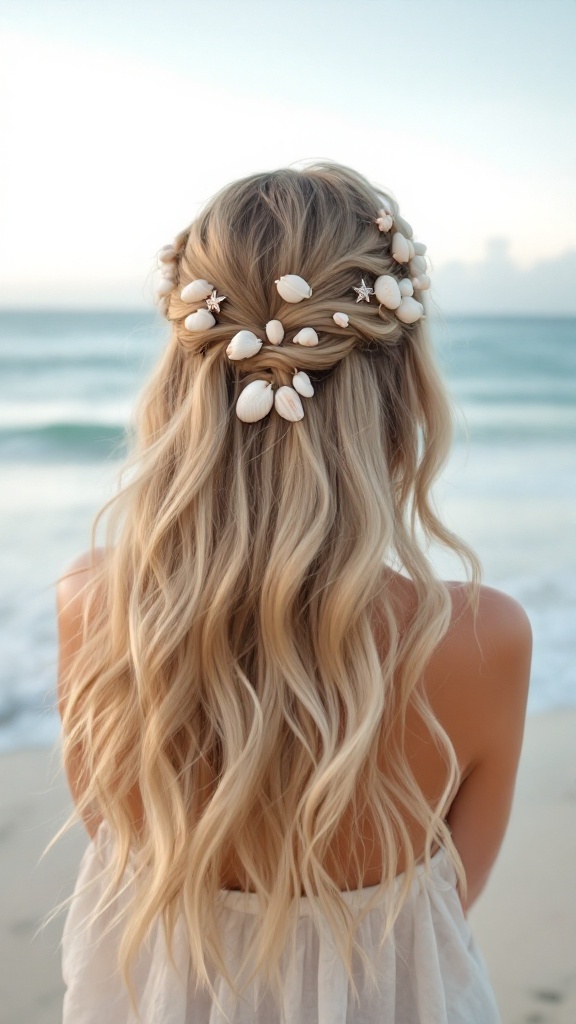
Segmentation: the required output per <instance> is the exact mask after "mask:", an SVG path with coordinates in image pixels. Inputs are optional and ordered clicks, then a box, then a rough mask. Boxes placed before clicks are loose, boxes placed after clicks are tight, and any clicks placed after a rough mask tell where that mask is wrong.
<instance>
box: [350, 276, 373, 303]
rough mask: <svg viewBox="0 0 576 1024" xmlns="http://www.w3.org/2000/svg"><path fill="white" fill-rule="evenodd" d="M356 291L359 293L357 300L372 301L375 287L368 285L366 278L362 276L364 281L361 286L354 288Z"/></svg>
mask: <svg viewBox="0 0 576 1024" xmlns="http://www.w3.org/2000/svg"><path fill="white" fill-rule="evenodd" d="M354 291H355V292H356V293H357V295H358V298H357V299H356V302H362V299H364V301H365V302H370V296H371V295H374V289H373V288H369V287H368V285H367V284H366V282H365V280H364V278H362V283H361V285H360V287H359V288H354Z"/></svg>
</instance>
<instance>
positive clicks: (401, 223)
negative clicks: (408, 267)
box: [394, 213, 414, 263]
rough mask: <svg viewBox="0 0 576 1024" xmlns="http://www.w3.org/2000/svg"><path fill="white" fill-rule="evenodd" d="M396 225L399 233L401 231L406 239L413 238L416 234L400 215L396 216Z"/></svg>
mask: <svg viewBox="0 0 576 1024" xmlns="http://www.w3.org/2000/svg"><path fill="white" fill-rule="evenodd" d="M394 223H395V225H396V227H397V228H398V231H401V232H402V234H403V235H405V236H406V238H412V235H413V234H414V232H413V231H412V228H411V226H410V224H409V223H408V221H407V220H404V217H401V216H400V214H399V213H395V214H394ZM403 262H404V260H402V263H403Z"/></svg>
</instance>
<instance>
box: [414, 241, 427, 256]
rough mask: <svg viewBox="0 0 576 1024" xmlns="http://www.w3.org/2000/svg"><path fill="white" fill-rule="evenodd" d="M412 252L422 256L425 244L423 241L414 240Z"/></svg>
mask: <svg viewBox="0 0 576 1024" xmlns="http://www.w3.org/2000/svg"><path fill="white" fill-rule="evenodd" d="M414 252H415V253H416V255H417V256H423V255H424V253H425V252H426V246H425V245H424V242H414Z"/></svg>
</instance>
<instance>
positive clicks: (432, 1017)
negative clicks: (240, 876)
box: [62, 822, 500, 1024]
mask: <svg viewBox="0 0 576 1024" xmlns="http://www.w3.org/2000/svg"><path fill="white" fill-rule="evenodd" d="M112 843H113V837H112V835H111V833H110V830H109V828H108V825H107V824H106V823H105V822H103V823H102V825H101V826H100V828H99V830H98V834H97V836H96V839H95V840H94V841H93V842H90V844H89V845H88V847H87V849H86V850H85V852H84V855H83V857H82V861H81V864H80V870H79V873H78V878H77V882H76V886H75V890H74V899H73V901H72V903H71V905H70V908H69V910H68V915H67V917H66V921H65V925H64V932H63V937H62V974H63V978H64V982H65V984H66V993H65V996H64V1013H63V1024H136V1022H137V1021H140V1022H141V1024H499V1022H500V1017H499V1014H498V1009H497V1006H496V1001H495V998H494V993H493V991H492V988H491V985H490V981H489V978H488V975H487V972H486V968H485V965H484V962H483V960H482V957H481V955H480V953H479V952H478V949H477V947H476V945H475V942H474V939H473V936H472V934H471V932H470V928H469V926H468V923H467V921H466V918H465V917H464V914H463V912H462V907H461V904H460V900H459V897H458V893H457V891H456V877H455V874H454V870H453V868H452V865H451V863H450V860H449V858H448V856H447V854H446V853H445V851H444V850H439V851H438V852H437V853H436V854H435V855H434V857H433V858H432V873H431V876H430V877H427V876H426V874H425V872H424V871H423V869H422V867H421V866H418V868H417V872H416V877H415V879H414V882H413V885H412V889H411V892H410V895H409V897H408V899H407V901H406V903H405V904H404V905H403V907H402V910H401V913H400V916H399V918H398V920H397V921H396V924H395V926H394V931H393V934H392V935H391V936H390V938H389V940H388V941H387V942H386V944H385V945H384V947H383V949H382V950H381V951H380V952H379V951H378V945H379V939H380V936H381V934H382V914H383V910H382V907H376V908H374V909H373V910H371V911H370V912H369V913H368V914H367V916H366V917H365V919H364V920H363V921H362V923H361V925H360V926H359V930H358V932H357V938H358V940H359V942H360V943H361V945H362V948H363V949H364V950H365V951H366V953H367V954H368V956H369V957H370V960H371V962H372V963H374V964H375V965H376V970H377V977H378V989H379V991H378V992H374V990H371V989H370V986H369V985H367V984H363V977H364V972H363V967H362V964H361V963H360V962H358V964H357V968H358V971H357V972H356V970H355V971H354V979H355V982H356V985H357V987H358V990H359V994H360V1003H359V1005H357V1004H356V1002H355V1000H354V994H353V992H352V991H349V989H350V985H349V981H348V978H347V975H346V971H345V970H344V966H343V964H342V961H341V959H340V957H339V955H338V953H337V950H336V949H335V947H334V943H333V940H332V937H331V932H330V929H329V928H327V929H326V932H325V933H324V932H323V931H322V932H321V933H320V934H318V931H317V929H316V927H315V925H314V923H313V920H312V918H311V916H310V902H309V900H308V899H307V898H306V897H300V917H299V921H298V931H297V942H296V956H295V958H292V957H290V959H288V954H287V953H286V954H285V956H286V961H285V972H284V977H285V986H284V992H283V1007H282V1010H283V1016H282V1017H280V1016H279V1015H278V1012H277V1011H276V1010H275V1009H274V1004H273V1003H272V1002H270V1001H269V997H264V999H261V1001H260V1002H259V1003H258V1002H257V999H256V995H255V992H254V991H253V990H252V989H250V988H249V989H248V990H247V991H246V992H245V993H244V996H243V998H242V1000H241V1001H240V1002H239V1003H238V1005H237V1006H236V1008H235V1009H234V1001H233V999H232V994H231V993H230V991H229V989H228V986H227V985H226V983H225V981H224V979H223V978H221V977H220V976H216V975H214V976H213V977H212V981H213V984H214V987H215V989H216V992H217V994H218V1000H219V1002H220V1004H221V1007H222V1010H220V1009H219V1008H218V1007H217V1006H216V1004H215V1003H213V1002H212V1000H211V999H210V997H209V995H208V994H207V993H203V992H199V993H196V992H195V986H194V978H193V973H192V970H191V961H190V950H189V946H188V942H187V937H186V932H185V928H184V919H183V916H182V915H181V916H180V918H179V920H178V923H177V927H176V932H175V936H174V942H173V950H174V958H175V961H176V964H177V968H178V970H177V971H175V970H174V968H173V967H172V965H171V964H170V961H169V959H168V954H167V950H166V944H165V940H164V934H163V929H162V926H161V923H160V922H156V924H155V925H154V927H153V929H152V931H151V933H150V937H149V939H148V941H147V942H146V943H145V944H144V946H143V948H142V950H141V952H140V954H139V959H138V961H137V964H136V967H135V970H134V975H133V977H134V980H135V985H136V993H137V997H138V1003H139V1011H140V1017H139V1018H137V1017H135V1016H134V1014H133V1013H132V1010H131V1008H130V1003H129V999H128V994H127V992H126V990H125V988H124V986H123V984H122V981H121V979H120V976H119V974H118V972H117V970H116V964H115V957H116V951H117V946H118V934H119V933H118V930H116V931H114V930H113V931H111V932H109V933H108V935H106V936H103V935H102V933H103V931H104V929H105V927H106V924H107V923H108V922H109V921H110V920H111V918H112V916H113V915H114V914H115V913H117V912H118V910H119V909H121V906H122V900H123V899H127V898H128V897H127V894H124V896H122V895H120V896H119V897H117V899H116V902H115V904H114V907H113V908H111V909H110V910H109V911H107V912H106V913H105V914H104V915H102V917H101V918H100V919H99V920H97V921H96V922H95V924H94V925H92V926H91V927H90V928H89V929H86V927H85V920H86V919H87V918H88V917H89V915H90V913H91V911H92V909H93V907H94V906H95V904H96V901H97V899H98V897H99V895H100V893H101V892H102V891H103V887H104V880H103V879H102V878H101V879H99V880H98V881H97V882H95V884H94V885H92V886H90V888H89V889H88V890H87V891H86V892H82V891H81V890H83V889H84V887H85V886H86V885H87V884H88V883H89V882H91V881H92V880H93V879H94V878H96V876H97V875H98V874H100V873H101V871H102V868H103V867H106V865H107V864H108V863H109V861H110V857H111V852H112ZM128 870H130V866H129V868H128ZM376 888H377V887H376V886H369V887H366V888H364V889H359V890H356V891H354V892H345V893H344V894H343V896H344V899H345V900H346V901H347V902H348V903H350V904H351V905H352V906H358V905H359V904H361V903H363V902H364V901H367V900H368V899H369V898H370V897H371V896H372V895H373V894H374V892H375V890H376ZM220 896H221V899H222V904H223V909H222V917H221V923H222V924H221V926H222V928H223V930H224V937H225V942H226V949H227V951H228V955H229V957H230V966H231V970H233V971H236V970H237V969H238V968H239V966H240V963H241V961H242V958H243V954H244V950H245V946H246V942H247V939H248V936H249V933H250V927H251V925H250V922H251V921H253V915H254V913H255V911H256V908H257V899H258V897H257V896H256V895H255V894H253V893H245V892H237V891H233V890H221V893H220ZM355 957H356V959H357V960H358V961H359V958H358V955H357V954H355ZM353 964H354V961H353Z"/></svg>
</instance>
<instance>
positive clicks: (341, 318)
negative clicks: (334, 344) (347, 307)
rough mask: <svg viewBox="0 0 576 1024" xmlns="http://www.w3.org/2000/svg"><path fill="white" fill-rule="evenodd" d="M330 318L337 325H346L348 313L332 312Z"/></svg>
mask: <svg viewBox="0 0 576 1024" xmlns="http://www.w3.org/2000/svg"><path fill="white" fill-rule="evenodd" d="M332 319H333V321H334V323H335V324H337V325H338V327H348V324H349V323H350V317H349V316H348V313H334V314H333V315H332Z"/></svg>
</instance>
